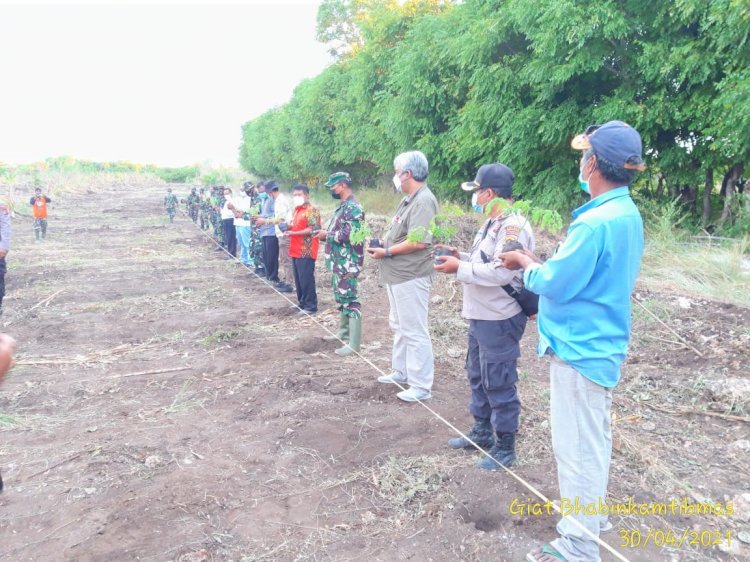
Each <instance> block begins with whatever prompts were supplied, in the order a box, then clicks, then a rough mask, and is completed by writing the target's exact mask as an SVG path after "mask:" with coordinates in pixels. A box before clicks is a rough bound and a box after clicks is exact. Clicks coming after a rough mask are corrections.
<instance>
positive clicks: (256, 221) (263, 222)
mask: <svg viewBox="0 0 750 562" xmlns="http://www.w3.org/2000/svg"><path fill="white" fill-rule="evenodd" d="M255 224H257V225H258V226H262V225H264V224H266V219H264V218H261V217H258V218H256V219H255Z"/></svg>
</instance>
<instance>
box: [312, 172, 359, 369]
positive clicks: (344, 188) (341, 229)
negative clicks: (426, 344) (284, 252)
mask: <svg viewBox="0 0 750 562" xmlns="http://www.w3.org/2000/svg"><path fill="white" fill-rule="evenodd" d="M326 187H327V188H329V189H330V190H331V197H333V198H334V199H337V200H340V201H341V203H340V204H339V206H338V207H336V210H335V211H334V212H333V216H332V217H331V220H330V221H329V222H328V226H327V227H326V229H325V230H320V231H318V233H317V236H318V238H319V239H321V240H325V242H326V248H325V256H326V267H327V268H328V269H329V270H330V271H331V285H332V287H333V298H334V300H335V301H336V304H337V305H338V307H339V311H340V315H339V331H338V333H337V334H336V335H335V336H326V337H324V338H323V339H324V340H325V341H345V342H347V343H346V344H345V345H344V346H343V347H341V348H339V349H337V350H336V351H335V353H336V354H337V355H341V356H346V355H351V354H352V353H354V352H356V351H359V349H360V344H361V339H362V305H361V304H360V303H359V296H358V294H357V278H358V277H359V273H360V271H362V264H364V261H365V255H364V246H363V244H353V243H352V242H351V234H352V232H355V231H357V230H358V229H359V228H361V227H362V225H363V224H364V222H365V213H364V211H363V210H362V206H361V205H360V204H359V201H357V199H356V198H355V197H354V194H353V193H352V178H351V176H350V175H349V174H348V173H346V172H336V173H334V174H331V176H330V177H329V178H328V181H327V182H326Z"/></svg>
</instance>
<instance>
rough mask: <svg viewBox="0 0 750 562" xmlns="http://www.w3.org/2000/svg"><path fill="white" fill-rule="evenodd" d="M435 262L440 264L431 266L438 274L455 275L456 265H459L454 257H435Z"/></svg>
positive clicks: (459, 261) (458, 260) (458, 261)
mask: <svg viewBox="0 0 750 562" xmlns="http://www.w3.org/2000/svg"><path fill="white" fill-rule="evenodd" d="M454 250H455V248H454ZM435 261H439V262H440V263H439V264H435V265H434V266H433V267H434V268H435V271H439V272H440V273H456V271H458V264H460V263H461V260H460V259H458V258H457V257H454V256H435Z"/></svg>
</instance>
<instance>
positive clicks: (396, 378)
mask: <svg viewBox="0 0 750 562" xmlns="http://www.w3.org/2000/svg"><path fill="white" fill-rule="evenodd" d="M378 382H383V383H386V384H396V383H398V384H406V375H402V374H401V373H399V372H398V371H393V372H392V373H391V374H390V375H381V376H379V377H378Z"/></svg>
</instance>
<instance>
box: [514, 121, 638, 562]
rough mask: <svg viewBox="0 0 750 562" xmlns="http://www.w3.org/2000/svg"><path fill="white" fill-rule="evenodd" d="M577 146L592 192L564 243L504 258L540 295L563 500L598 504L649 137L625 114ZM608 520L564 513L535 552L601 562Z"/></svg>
mask: <svg viewBox="0 0 750 562" xmlns="http://www.w3.org/2000/svg"><path fill="white" fill-rule="evenodd" d="M573 148H575V149H578V150H583V151H584V153H583V157H582V159H581V169H580V174H579V182H580V184H581V189H583V190H584V191H585V192H586V193H588V194H590V196H591V200H590V201H589V202H588V203H586V204H585V205H583V206H581V207H579V208H578V209H576V210H575V211H574V212H573V219H574V220H573V222H572V223H571V224H570V227H569V228H568V233H567V236H566V239H565V242H563V244H562V245H561V247H560V249H559V250H558V252H557V253H556V254H555V255H554V256H553V257H552V258H550V259H549V260H547V261H546V262H545V263H543V264H542V263H540V262H539V261H538V260H536V258H535V257H534V256H533V254H531V253H529V252H526V253H523V252H518V251H517V252H508V253H505V254H501V256H500V257H501V259H502V260H503V266H504V267H507V268H509V269H518V268H522V269H523V270H524V276H523V279H524V283H525V285H526V287H527V288H528V289H529V290H530V291H533V292H535V293H537V294H538V295H539V319H538V325H539V354H540V355H551V365H550V417H551V428H552V448H553V450H554V452H555V460H556V461H557V474H558V482H559V486H560V499H561V502H563V505H573V504H575V502H576V501H578V502H580V503H581V504H584V505H589V504H594V505H598V502H599V501H600V500H601V502H602V503H604V502H605V501H606V494H607V480H608V477H609V463H610V459H611V457H612V433H611V419H610V408H611V405H612V394H611V389H612V388H614V387H615V386H616V385H617V383H618V381H619V380H620V365H621V364H622V362H623V361H624V360H625V355H626V354H627V349H628V341H629V339H630V295H631V293H632V292H633V288H634V287H635V280H636V277H637V276H638V270H639V268H640V264H641V256H642V255H643V221H642V220H641V215H640V213H639V212H638V209H637V208H636V206H635V204H634V203H633V200H632V199H631V198H630V193H629V191H628V186H629V185H630V184H631V183H632V181H633V176H634V174H635V171H636V170H643V169H644V168H645V166H644V165H643V160H642V157H641V152H642V146H641V137H640V135H639V134H638V132H637V131H636V130H635V129H633V128H632V127H630V126H629V125H627V124H625V123H623V122H621V121H610V122H609V123H606V124H604V125H602V126H593V127H589V128H588V129H587V130H586V132H585V133H583V134H581V135H578V136H577V137H576V138H575V139H573ZM564 502H569V503H568V504H565V503H564ZM607 526H608V523H607V518H606V516H601V515H599V514H597V515H584V514H582V513H581V514H577V515H569V516H567V517H564V518H563V519H561V520H560V522H559V523H558V525H557V531H558V533H559V534H560V537H559V538H558V539H556V540H554V541H552V542H551V543H550V544H548V545H544V546H543V547H540V548H537V549H535V550H533V551H532V552H530V553H529V554H528V555H527V560H528V561H529V562H559V561H560V560H567V561H570V562H573V561H586V562H589V561H593V562H597V561H599V560H601V558H600V556H599V544H598V542H597V539H598V536H599V532H600V529H604V528H606V527H607Z"/></svg>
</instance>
